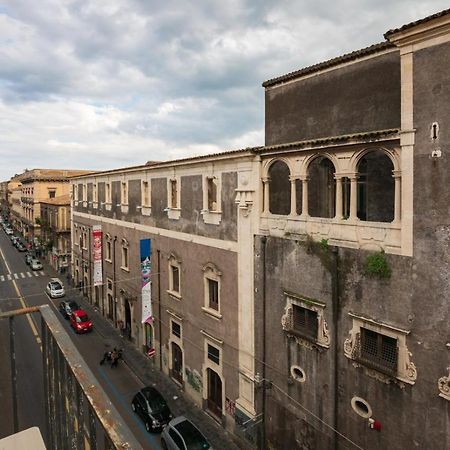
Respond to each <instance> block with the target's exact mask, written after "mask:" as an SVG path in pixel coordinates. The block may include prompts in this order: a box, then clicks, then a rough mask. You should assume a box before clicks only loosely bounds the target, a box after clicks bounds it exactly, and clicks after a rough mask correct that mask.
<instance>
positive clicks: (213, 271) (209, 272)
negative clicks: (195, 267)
mask: <svg viewBox="0 0 450 450" xmlns="http://www.w3.org/2000/svg"><path fill="white" fill-rule="evenodd" d="M202 270H203V286H204V304H203V306H202V310H203V311H204V312H205V313H206V314H208V315H210V316H212V317H214V318H215V319H221V318H222V314H221V312H220V309H221V278H222V272H221V271H220V270H219V269H218V268H217V267H216V266H215V265H214V264H212V263H208V264H206V265H205V266H204V267H203V269H202ZM209 280H212V281H216V282H217V295H218V309H217V310H216V309H214V308H211V307H210V305H209Z"/></svg>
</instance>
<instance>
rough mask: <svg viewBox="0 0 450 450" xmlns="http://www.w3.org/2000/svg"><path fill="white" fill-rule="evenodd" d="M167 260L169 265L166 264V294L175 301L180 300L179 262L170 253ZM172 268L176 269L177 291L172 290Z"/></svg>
mask: <svg viewBox="0 0 450 450" xmlns="http://www.w3.org/2000/svg"><path fill="white" fill-rule="evenodd" d="M167 259H168V262H169V264H168V272H169V277H168V278H169V289H168V290H167V292H168V294H169V295H170V296H171V297H173V298H175V299H177V300H181V261H180V259H179V258H178V257H177V256H176V255H175V254H174V253H171V254H170V255H169V257H168V258H167ZM172 267H176V268H177V269H178V291H175V290H174V279H173V270H172Z"/></svg>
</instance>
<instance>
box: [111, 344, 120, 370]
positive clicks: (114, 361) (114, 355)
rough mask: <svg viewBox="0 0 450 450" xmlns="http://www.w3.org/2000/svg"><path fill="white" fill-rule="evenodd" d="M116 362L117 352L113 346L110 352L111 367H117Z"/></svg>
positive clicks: (117, 358)
mask: <svg viewBox="0 0 450 450" xmlns="http://www.w3.org/2000/svg"><path fill="white" fill-rule="evenodd" d="M118 362H119V352H118V351H117V349H116V347H114V350H113V351H112V353H111V368H113V367H117V364H118Z"/></svg>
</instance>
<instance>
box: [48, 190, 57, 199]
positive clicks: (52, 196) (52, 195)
mask: <svg viewBox="0 0 450 450" xmlns="http://www.w3.org/2000/svg"><path fill="white" fill-rule="evenodd" d="M55 196H56V191H55V190H53V189H52V190H50V191H48V198H55Z"/></svg>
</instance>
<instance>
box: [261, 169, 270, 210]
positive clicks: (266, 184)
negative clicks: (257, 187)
mask: <svg viewBox="0 0 450 450" xmlns="http://www.w3.org/2000/svg"><path fill="white" fill-rule="evenodd" d="M261 181H262V182H263V185H264V191H263V192H264V202H263V211H262V212H263V213H264V214H269V183H270V178H269V177H264V178H262V179H261Z"/></svg>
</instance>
